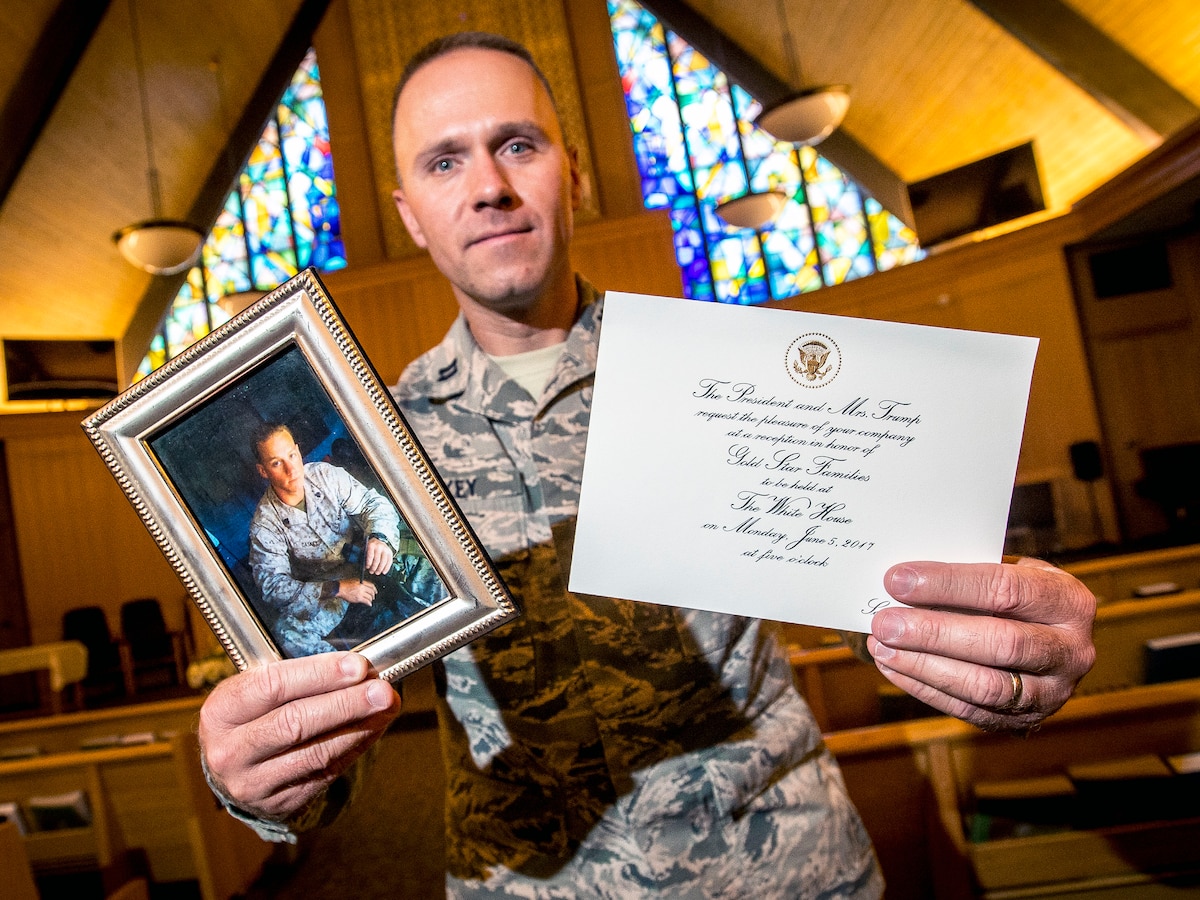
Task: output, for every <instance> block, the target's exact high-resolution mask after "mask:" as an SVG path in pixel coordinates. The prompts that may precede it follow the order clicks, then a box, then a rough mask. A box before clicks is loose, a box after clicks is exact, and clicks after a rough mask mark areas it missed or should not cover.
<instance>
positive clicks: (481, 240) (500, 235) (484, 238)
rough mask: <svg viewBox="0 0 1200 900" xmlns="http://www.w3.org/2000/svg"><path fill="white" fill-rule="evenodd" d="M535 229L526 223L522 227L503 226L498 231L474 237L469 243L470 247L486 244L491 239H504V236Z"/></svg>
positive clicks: (515, 235)
mask: <svg viewBox="0 0 1200 900" xmlns="http://www.w3.org/2000/svg"><path fill="white" fill-rule="evenodd" d="M531 231H533V227H532V226H530V225H525V226H522V227H520V228H503V229H498V230H496V231H489V232H486V233H485V234H481V235H479V236H477V237H474V238H472V239H471V240H470V241H469V242H468V243H467V246H468V247H474V246H475V245H476V244H486V243H488V242H489V241H497V240H503V239H504V238H510V237H517V236H519V235H522V234H528V233H529V232H531Z"/></svg>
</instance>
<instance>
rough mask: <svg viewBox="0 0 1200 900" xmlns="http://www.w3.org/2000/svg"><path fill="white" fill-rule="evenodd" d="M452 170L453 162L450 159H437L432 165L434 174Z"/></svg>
mask: <svg viewBox="0 0 1200 900" xmlns="http://www.w3.org/2000/svg"><path fill="white" fill-rule="evenodd" d="M453 168H454V161H453V160H450V159H439V160H438V161H437V162H435V163H434V164H433V170H434V171H435V172H449V171H450V170H451V169H453Z"/></svg>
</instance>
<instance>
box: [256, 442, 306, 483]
mask: <svg viewBox="0 0 1200 900" xmlns="http://www.w3.org/2000/svg"><path fill="white" fill-rule="evenodd" d="M258 474H259V475H261V476H262V477H263V478H265V479H267V481H269V482H270V483H271V487H272V488H274V489H275V493H276V494H277V495H278V496H280V497H287V496H292V495H295V494H296V493H297V492H298V491H303V490H304V459H303V458H302V457H301V456H300V448H299V447H298V446H297V445H296V441H295V439H294V438H293V437H292V436H291V434H289V433H288V432H286V431H276V432H275V433H274V434H272V435H271V436H270V437H269V438H267V439H266V440H265V441H263V442H262V443H261V444H259V445H258Z"/></svg>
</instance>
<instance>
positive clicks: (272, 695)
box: [199, 653, 400, 820]
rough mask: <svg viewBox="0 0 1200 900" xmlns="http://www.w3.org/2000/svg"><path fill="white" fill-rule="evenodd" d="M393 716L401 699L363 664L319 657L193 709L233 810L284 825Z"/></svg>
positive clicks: (243, 680)
mask: <svg viewBox="0 0 1200 900" xmlns="http://www.w3.org/2000/svg"><path fill="white" fill-rule="evenodd" d="M399 712H400V697H399V695H397V693H396V692H395V690H393V689H392V686H391V685H390V684H388V682H386V681H382V680H380V679H379V678H377V677H375V675H374V674H373V673H372V672H371V669H370V664H369V663H368V662H367V660H366V658H365V657H363V656H360V655H359V654H357V653H318V654H315V655H313V656H305V657H302V658H299V659H289V660H283V661H281V662H277V663H268V664H266V665H263V666H257V667H255V668H252V669H247V670H246V671H245V672H241V673H239V674H238V675H234V676H233V677H231V678H227V679H225V680H224V681H222V682H221V683H220V684H218V685H217V686H216V688H215V689H214V690H213V692H212V693H211V694H209V695H208V698H207V699H206V700H205V701H204V705H203V706H202V707H201V709H200V729H199V737H200V747H201V749H202V752H203V753H204V759H205V763H206V764H207V767H208V771H209V775H210V777H211V778H212V779H213V781H214V782H215V784H216V786H217V788H218V789H219V790H220V791H221V792H222V793H223V794H225V796H226V797H227V798H228V799H229V800H232V801H233V803H234V805H235V806H237V807H238V808H239V809H242V810H245V811H246V812H248V813H251V814H253V815H255V816H258V817H260V818H263V819H272V820H283V819H286V818H288V817H289V816H291V815H293V814H295V813H297V812H299V811H300V810H301V809H303V808H304V806H305V805H306V804H308V803H309V802H310V801H311V800H313V799H314V798H315V797H317V796H318V795H319V794H321V793H322V792H323V791H324V790H325V789H326V788H327V787H328V786H329V785H330V784H331V783H332V782H333V781H334V780H335V779H336V778H337V777H338V776H339V775H341V774H342V773H343V772H345V771H346V769H348V768H349V767H350V764H351V763H353V762H354V760H355V759H357V758H358V757H359V756H361V755H362V753H363V752H364V751H365V750H366V749H367V748H368V747H369V746H370V745H371V744H373V743H374V742H375V741H376V740H377V739H378V738H379V737H380V736H381V735H382V734H383V732H384V731H385V730H386V729H387V726H388V725H389V724H390V723H391V721H392V720H393V719H394V718H396V715H397V714H398V713H399Z"/></svg>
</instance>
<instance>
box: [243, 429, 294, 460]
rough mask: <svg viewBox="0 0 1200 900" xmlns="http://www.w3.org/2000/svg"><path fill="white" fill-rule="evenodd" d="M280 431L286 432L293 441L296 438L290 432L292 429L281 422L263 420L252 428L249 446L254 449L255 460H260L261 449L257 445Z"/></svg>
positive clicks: (259, 445)
mask: <svg viewBox="0 0 1200 900" xmlns="http://www.w3.org/2000/svg"><path fill="white" fill-rule="evenodd" d="M281 431H284V432H287V436H288V437H290V438H291V439H292V440H293V441H294V440H296V437H295V435H293V434H292V429H290V428H288V427H287V426H286V425H284V424H283V423H282V422H263V423H262V424H261V425H259V426H258V427H257V428H255V429H254V431H253V433H251V435H250V446H251V447H252V448H253V449H254V458H255V459H256V460H258V461H259V462H262V451H261V450H259V447H261V446H262V445H263V444H265V443H266V442H267V441H269V440H270V439H271V438H272V437H274V436H275V435H276V434H278V433H279V432H281Z"/></svg>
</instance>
